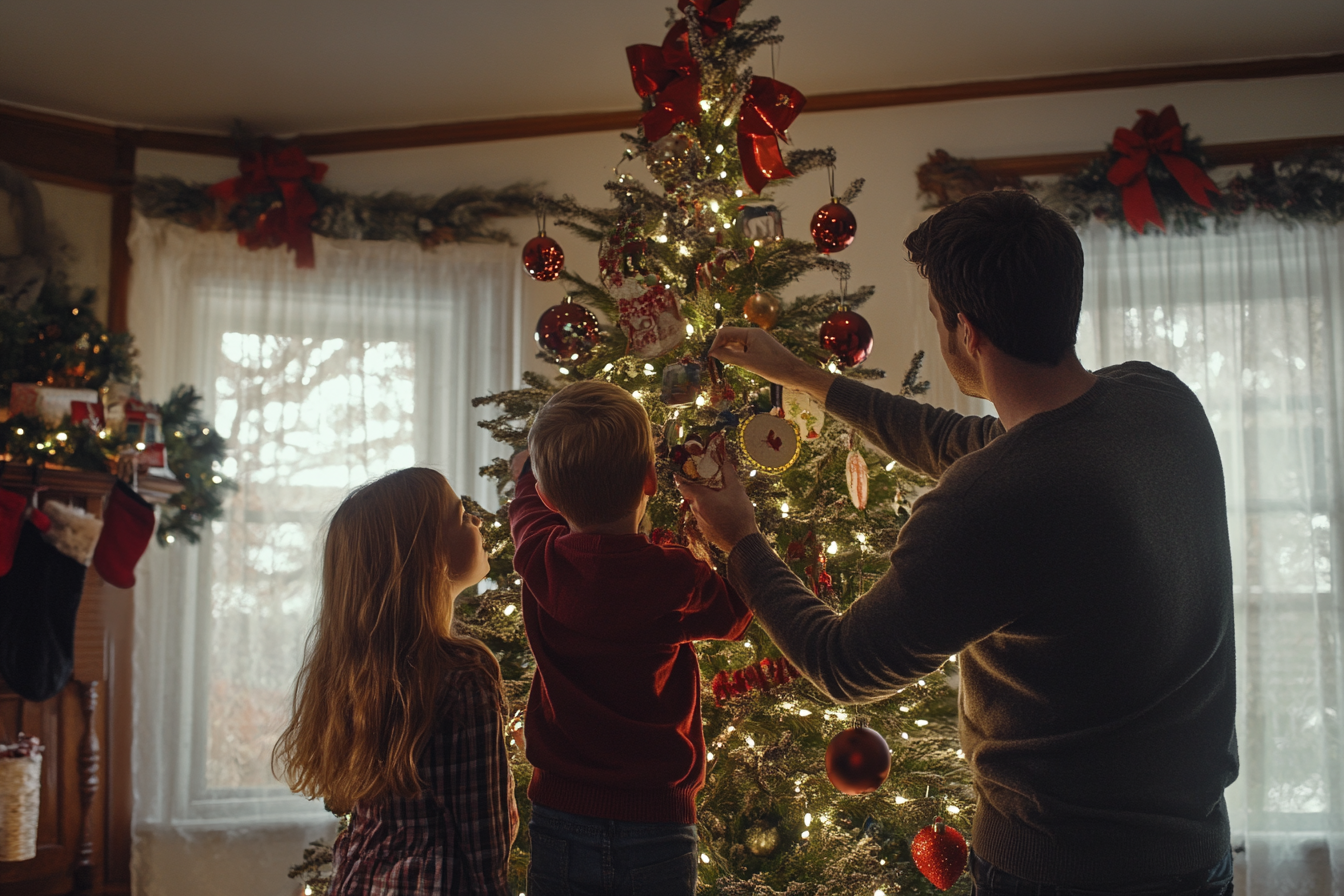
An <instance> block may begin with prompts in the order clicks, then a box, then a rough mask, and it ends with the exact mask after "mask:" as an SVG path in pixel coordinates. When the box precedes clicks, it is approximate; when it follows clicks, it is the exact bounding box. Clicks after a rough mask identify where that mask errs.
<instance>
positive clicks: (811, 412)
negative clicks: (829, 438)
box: [784, 389, 826, 442]
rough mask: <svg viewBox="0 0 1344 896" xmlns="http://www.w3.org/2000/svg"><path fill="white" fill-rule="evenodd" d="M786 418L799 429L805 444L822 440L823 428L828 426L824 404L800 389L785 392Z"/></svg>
mask: <svg viewBox="0 0 1344 896" xmlns="http://www.w3.org/2000/svg"><path fill="white" fill-rule="evenodd" d="M784 416H785V417H787V418H789V419H790V420H792V421H793V425H794V426H796V427H798V434H799V435H801V436H802V437H803V441H804V442H810V441H812V440H813V439H817V438H820V437H821V428H822V427H823V426H825V425H826V409H825V407H824V406H823V405H822V403H821V402H819V401H817V400H816V399H815V398H813V397H812V396H811V395H808V394H807V393H806V392H803V391H801V390H798V389H785V390H784Z"/></svg>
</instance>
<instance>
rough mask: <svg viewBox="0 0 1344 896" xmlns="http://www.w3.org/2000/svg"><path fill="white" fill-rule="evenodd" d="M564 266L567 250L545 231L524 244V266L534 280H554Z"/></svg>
mask: <svg viewBox="0 0 1344 896" xmlns="http://www.w3.org/2000/svg"><path fill="white" fill-rule="evenodd" d="M564 266H565V250H564V249H561V248H560V244H559V243H557V242H556V241H555V240H553V239H551V238H550V237H548V236H547V235H546V234H544V233H540V234H537V235H536V236H534V237H532V239H530V240H528V241H527V245H525V246H523V267H524V268H526V269H527V272H528V273H529V274H531V275H532V279H534V280H542V281H546V282H549V281H551V280H554V279H555V278H556V277H559V276H560V271H561V269H563V268H564Z"/></svg>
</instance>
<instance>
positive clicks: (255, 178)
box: [206, 146, 327, 268]
mask: <svg viewBox="0 0 1344 896" xmlns="http://www.w3.org/2000/svg"><path fill="white" fill-rule="evenodd" d="M238 170H240V171H241V172H242V175H241V176H239V177H231V178H229V179H228V180H224V181H220V182H219V183H217V184H215V185H214V186H212V187H210V188H209V189H208V190H207V191H206V192H207V193H209V194H210V195H211V196H213V197H215V198H217V199H222V200H224V201H225V202H229V203H233V202H238V201H240V200H241V199H242V198H243V197H245V196H252V195H256V194H258V193H279V194H280V202H279V203H277V204H276V205H275V206H272V207H271V208H270V209H267V210H266V211H265V212H263V213H262V214H261V215H259V216H258V217H257V223H256V225H255V226H254V227H253V229H252V230H247V231H243V230H240V231H239V232H238V245H240V246H245V247H246V248H248V249H261V248H272V247H275V246H287V247H289V248H290V249H292V250H293V251H294V264H295V266H296V267H300V268H311V267H313V265H314V259H313V232H312V230H311V229H310V227H309V225H310V224H311V222H312V219H313V215H315V214H317V202H316V201H315V200H314V199H313V196H312V194H311V193H309V192H308V186H307V184H305V183H304V181H305V180H310V181H313V182H314V183H316V182H318V181H321V180H322V178H323V177H325V176H326V174H327V166H326V165H325V164H323V163H321V162H310V161H308V159H307V157H306V156H304V154H303V150H301V149H299V148H298V147H297V146H286V147H285V148H284V149H281V150H276V149H275V148H274V147H265V148H263V149H262V150H261V151H259V152H253V153H248V154H246V155H245V156H243V158H242V159H241V160H240V161H239V163H238Z"/></svg>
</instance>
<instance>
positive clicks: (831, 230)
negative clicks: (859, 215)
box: [811, 166, 859, 255]
mask: <svg viewBox="0 0 1344 896" xmlns="http://www.w3.org/2000/svg"><path fill="white" fill-rule="evenodd" d="M830 182H831V201H830V202H828V203H827V204H825V205H823V206H822V207H821V208H819V209H817V213H816V214H815V215H813V216H812V227H811V230H812V241H813V242H814V243H816V244H817V249H818V250H819V251H820V252H822V253H823V254H825V255H830V254H831V253H832V252H839V251H840V250H842V249H844V248H845V247H846V246H848V245H849V244H850V243H852V242H854V234H855V233H856V232H857V231H858V229H859V222H858V221H856V220H855V219H854V213H853V212H851V211H850V210H849V209H847V208H845V207H844V206H843V205H841V204H840V200H838V199H836V198H835V166H831V168H830Z"/></svg>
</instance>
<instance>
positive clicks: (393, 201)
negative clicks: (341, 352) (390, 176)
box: [135, 177, 537, 249]
mask: <svg viewBox="0 0 1344 896" xmlns="http://www.w3.org/2000/svg"><path fill="white" fill-rule="evenodd" d="M304 185H305V186H306V188H307V189H308V192H309V193H310V194H311V195H312V197H313V200H314V201H315V202H316V203H317V208H318V210H317V213H316V214H315V215H314V216H313V218H312V221H311V222H310V229H311V230H312V232H313V233H314V234H316V235H318V236H323V237H328V238H330V239H340V240H402V241H405V242H412V243H418V244H419V245H420V246H422V247H423V248H426V249H429V248H432V247H434V246H437V245H439V244H440V243H471V242H502V243H508V242H511V241H512V239H511V237H510V236H509V233H508V232H507V231H505V230H502V229H498V228H493V227H491V226H490V222H491V221H493V220H494V219H496V218H504V217H513V216H517V215H528V214H531V213H532V212H533V210H534V209H535V207H536V196H537V188H536V186H535V185H532V184H527V183H518V184H513V185H511V186H508V187H505V188H503V189H501V190H489V189H486V188H484V187H469V188H464V189H459V190H453V191H451V192H449V193H445V194H444V195H442V196H413V195H410V194H408V193H399V192H392V193H373V194H366V195H358V194H354V193H347V192H344V191H342V190H335V189H332V188H331V187H329V186H326V185H325V184H322V183H317V182H314V181H312V180H307V179H306V180H304ZM209 186H210V185H209V184H198V183H187V182H186V181H183V180H181V179H179V178H176V177H142V178H140V179H139V180H138V181H137V183H136V185H135V204H136V208H137V209H138V210H139V211H140V213H141V214H142V215H144V216H145V217H147V218H165V219H167V220H170V221H173V222H175V223H177V224H181V225H183V226H185V227H191V228H194V229H196V230H223V231H229V232H248V231H252V230H255V229H256V227H257V221H258V219H259V218H260V217H261V215H263V214H264V213H266V212H267V211H269V210H270V209H271V208H272V207H273V206H275V205H277V204H279V203H281V201H282V197H281V194H280V192H279V191H278V190H276V191H275V192H273V193H255V194H250V195H246V196H243V197H241V198H240V200H239V201H237V202H235V203H231V204H230V203H224V202H220V201H217V200H216V199H214V198H213V197H212V196H210V195H209V194H208V193H207V192H206V191H207V189H208V188H209Z"/></svg>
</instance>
